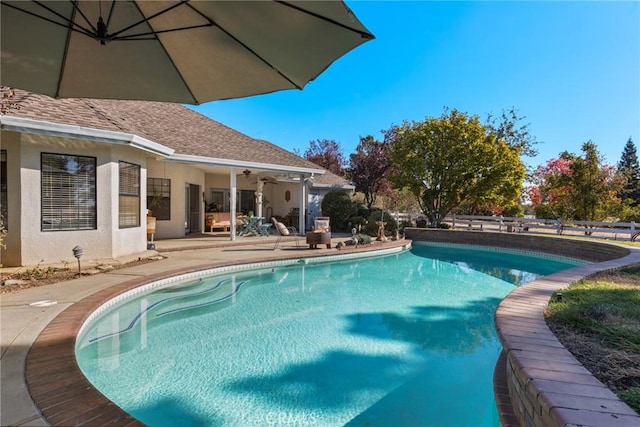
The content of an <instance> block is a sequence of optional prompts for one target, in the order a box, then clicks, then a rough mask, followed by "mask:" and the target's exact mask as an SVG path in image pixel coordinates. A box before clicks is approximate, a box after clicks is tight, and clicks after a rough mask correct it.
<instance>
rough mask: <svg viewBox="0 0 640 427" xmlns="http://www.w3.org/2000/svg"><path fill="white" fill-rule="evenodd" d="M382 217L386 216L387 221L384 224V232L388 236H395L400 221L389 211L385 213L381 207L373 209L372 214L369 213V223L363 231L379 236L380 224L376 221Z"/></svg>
mask: <svg viewBox="0 0 640 427" xmlns="http://www.w3.org/2000/svg"><path fill="white" fill-rule="evenodd" d="M382 218H384V222H386V224H385V226H384V234H385V235H386V236H395V234H396V228H397V226H398V222H397V221H396V220H395V218H394V217H392V216H391V215H390V214H389V212H387V211H384V214H383V213H382V211H381V210H380V209H372V210H371V214H370V215H369V218H367V224H366V225H365V227H364V229H363V231H364V232H365V233H366V234H368V235H370V236H377V235H378V224H376V222H377V221H380V220H381V219H382Z"/></svg>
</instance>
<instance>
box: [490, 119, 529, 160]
mask: <svg viewBox="0 0 640 427" xmlns="http://www.w3.org/2000/svg"><path fill="white" fill-rule="evenodd" d="M525 118H526V117H524V116H522V117H519V116H518V110H516V109H515V108H514V107H511V109H510V110H508V111H503V112H502V114H501V115H500V117H499V118H496V117H493V116H492V115H489V116H488V117H487V122H486V126H487V127H488V128H489V129H490V130H491V131H492V132H493V133H495V134H496V138H497V139H498V140H503V141H505V142H506V143H507V145H509V146H510V147H512V148H518V149H520V154H521V155H523V156H527V157H535V156H536V155H537V154H538V150H536V149H535V148H533V146H534V145H536V144H537V143H538V141H537V140H536V138H535V137H534V136H533V135H531V133H530V131H529V124H528V123H527V124H524V125H519V122H520V121H522V120H524V119H525Z"/></svg>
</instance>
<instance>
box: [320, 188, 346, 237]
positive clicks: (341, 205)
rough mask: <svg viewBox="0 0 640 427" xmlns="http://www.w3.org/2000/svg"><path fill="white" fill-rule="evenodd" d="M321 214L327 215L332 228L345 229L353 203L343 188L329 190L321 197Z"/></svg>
mask: <svg viewBox="0 0 640 427" xmlns="http://www.w3.org/2000/svg"><path fill="white" fill-rule="evenodd" d="M321 208H322V215H323V216H328V217H329V218H330V221H331V229H332V230H346V229H347V222H348V221H349V218H350V217H351V216H352V214H353V203H352V202H351V198H350V197H349V194H348V193H347V192H345V191H343V190H331V191H329V192H328V193H327V194H326V195H325V196H324V197H323V198H322V204H321Z"/></svg>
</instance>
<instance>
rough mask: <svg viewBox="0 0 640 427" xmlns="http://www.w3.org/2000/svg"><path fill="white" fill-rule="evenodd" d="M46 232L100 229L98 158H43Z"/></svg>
mask: <svg viewBox="0 0 640 427" xmlns="http://www.w3.org/2000/svg"><path fill="white" fill-rule="evenodd" d="M41 170H42V184H41V185H42V188H41V193H42V196H41V197H42V219H41V229H42V231H54V230H95V229H96V158H95V157H84V156H73V155H66V154H52V153H42V154H41Z"/></svg>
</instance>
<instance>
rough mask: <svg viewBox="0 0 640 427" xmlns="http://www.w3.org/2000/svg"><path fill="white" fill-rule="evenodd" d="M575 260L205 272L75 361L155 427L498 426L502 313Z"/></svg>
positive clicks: (125, 311) (445, 256) (141, 301)
mask: <svg viewBox="0 0 640 427" xmlns="http://www.w3.org/2000/svg"><path fill="white" fill-rule="evenodd" d="M576 265H580V264H579V263H578V262H574V261H571V260H564V259H557V258H556V259H552V258H548V257H535V256H531V255H522V254H517V253H514V252H503V251H497V250H479V249H473V248H466V247H445V246H433V245H430V246H414V247H413V248H412V249H411V251H405V252H402V253H398V254H394V255H387V256H375V257H369V258H360V259H351V260H348V261H344V262H335V261H334V262H330V263H309V264H305V263H298V264H296V265H290V266H283V267H271V268H263V269H260V270H249V271H238V272H235V273H226V274H222V275H215V276H210V277H204V278H200V279H193V278H192V279H188V280H185V281H183V282H178V283H173V284H171V285H170V286H168V287H165V288H162V289H159V290H156V291H153V292H151V293H148V294H143V295H139V296H137V297H135V298H132V299H130V300H128V301H126V302H123V303H122V304H119V305H118V306H117V307H114V308H111V309H109V310H108V311H106V312H105V313H103V314H101V315H100V317H99V318H98V319H96V320H94V321H92V323H91V324H90V325H88V326H86V327H85V328H83V332H82V334H81V336H80V338H79V341H78V344H77V348H76V355H77V359H78V363H79V365H80V367H81V369H82V371H83V372H84V374H85V375H86V376H87V377H88V378H89V380H90V381H91V382H92V383H93V384H94V385H95V386H96V387H97V388H98V389H99V390H100V391H101V392H102V393H104V394H105V395H106V396H107V397H108V398H109V399H111V400H112V401H114V402H115V403H116V404H117V405H119V406H120V407H122V408H123V409H124V410H126V411H127V412H128V413H130V414H131V415H132V416H134V417H136V418H137V419H139V420H140V421H142V422H143V423H145V424H147V425H151V426H165V425H166V426H176V425H180V426H205V425H212V426H213V425H228V426H285V425H289V426H338V425H345V424H347V425H351V426H364V425H367V426H397V425H403V426H409V425H415V426H499V425H500V422H499V417H498V413H497V410H496V407H495V406H496V405H495V402H494V398H493V389H492V376H493V369H494V365H495V362H496V360H497V358H498V355H499V353H500V351H501V345H500V342H499V340H498V338H497V335H496V332H495V330H494V324H493V314H494V311H495V309H496V307H497V305H498V303H499V302H500V301H501V300H502V298H504V297H505V296H506V295H507V294H508V293H509V292H510V291H511V290H512V289H513V288H514V287H515V286H517V285H520V284H522V283H524V282H526V281H530V280H533V279H535V278H536V277H539V276H541V275H546V274H550V273H553V272H557V271H560V270H563V269H566V268H570V267H574V266H576Z"/></svg>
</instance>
